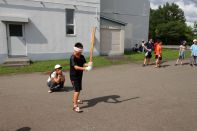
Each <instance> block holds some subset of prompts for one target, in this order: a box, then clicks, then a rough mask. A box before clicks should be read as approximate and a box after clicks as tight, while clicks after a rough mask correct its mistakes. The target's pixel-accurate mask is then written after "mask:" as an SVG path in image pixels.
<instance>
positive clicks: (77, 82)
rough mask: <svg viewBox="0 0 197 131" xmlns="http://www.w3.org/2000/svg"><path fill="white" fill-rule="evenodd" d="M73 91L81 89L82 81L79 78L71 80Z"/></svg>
mask: <svg viewBox="0 0 197 131" xmlns="http://www.w3.org/2000/svg"><path fill="white" fill-rule="evenodd" d="M71 83H72V85H73V88H74V90H75V92H80V91H81V90H82V81H81V80H73V81H72V80H71Z"/></svg>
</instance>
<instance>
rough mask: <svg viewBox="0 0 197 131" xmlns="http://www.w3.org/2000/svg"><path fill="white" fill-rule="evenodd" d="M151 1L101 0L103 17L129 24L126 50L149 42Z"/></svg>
mask: <svg viewBox="0 0 197 131" xmlns="http://www.w3.org/2000/svg"><path fill="white" fill-rule="evenodd" d="M149 14H150V2H149V0H101V15H102V16H105V17H108V18H111V19H115V20H117V21H123V22H125V23H127V25H126V27H125V49H130V48H132V47H133V46H134V45H135V44H139V43H141V41H142V40H146V41H147V40H148V33H149Z"/></svg>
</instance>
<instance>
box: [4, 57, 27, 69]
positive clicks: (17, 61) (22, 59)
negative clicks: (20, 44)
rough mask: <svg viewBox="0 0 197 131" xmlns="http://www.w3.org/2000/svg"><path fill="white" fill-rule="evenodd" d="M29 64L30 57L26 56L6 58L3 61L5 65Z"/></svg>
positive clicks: (18, 65) (19, 65)
mask: <svg viewBox="0 0 197 131" xmlns="http://www.w3.org/2000/svg"><path fill="white" fill-rule="evenodd" d="M27 65H30V59H29V58H27V57H17V58H7V59H6V60H5V62H4V63H3V66H6V67H21V66H27Z"/></svg>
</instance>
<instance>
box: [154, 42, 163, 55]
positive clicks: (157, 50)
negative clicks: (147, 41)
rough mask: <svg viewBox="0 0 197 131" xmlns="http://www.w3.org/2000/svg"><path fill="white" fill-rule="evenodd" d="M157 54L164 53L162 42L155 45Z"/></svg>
mask: <svg viewBox="0 0 197 131" xmlns="http://www.w3.org/2000/svg"><path fill="white" fill-rule="evenodd" d="M155 55H162V48H161V45H160V44H156V45H155Z"/></svg>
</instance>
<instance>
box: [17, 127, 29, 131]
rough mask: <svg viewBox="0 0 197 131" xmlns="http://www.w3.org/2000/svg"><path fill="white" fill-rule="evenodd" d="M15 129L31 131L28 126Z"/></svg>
mask: <svg viewBox="0 0 197 131" xmlns="http://www.w3.org/2000/svg"><path fill="white" fill-rule="evenodd" d="M16 131H31V128H30V127H22V128H20V129H17V130H16Z"/></svg>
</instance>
